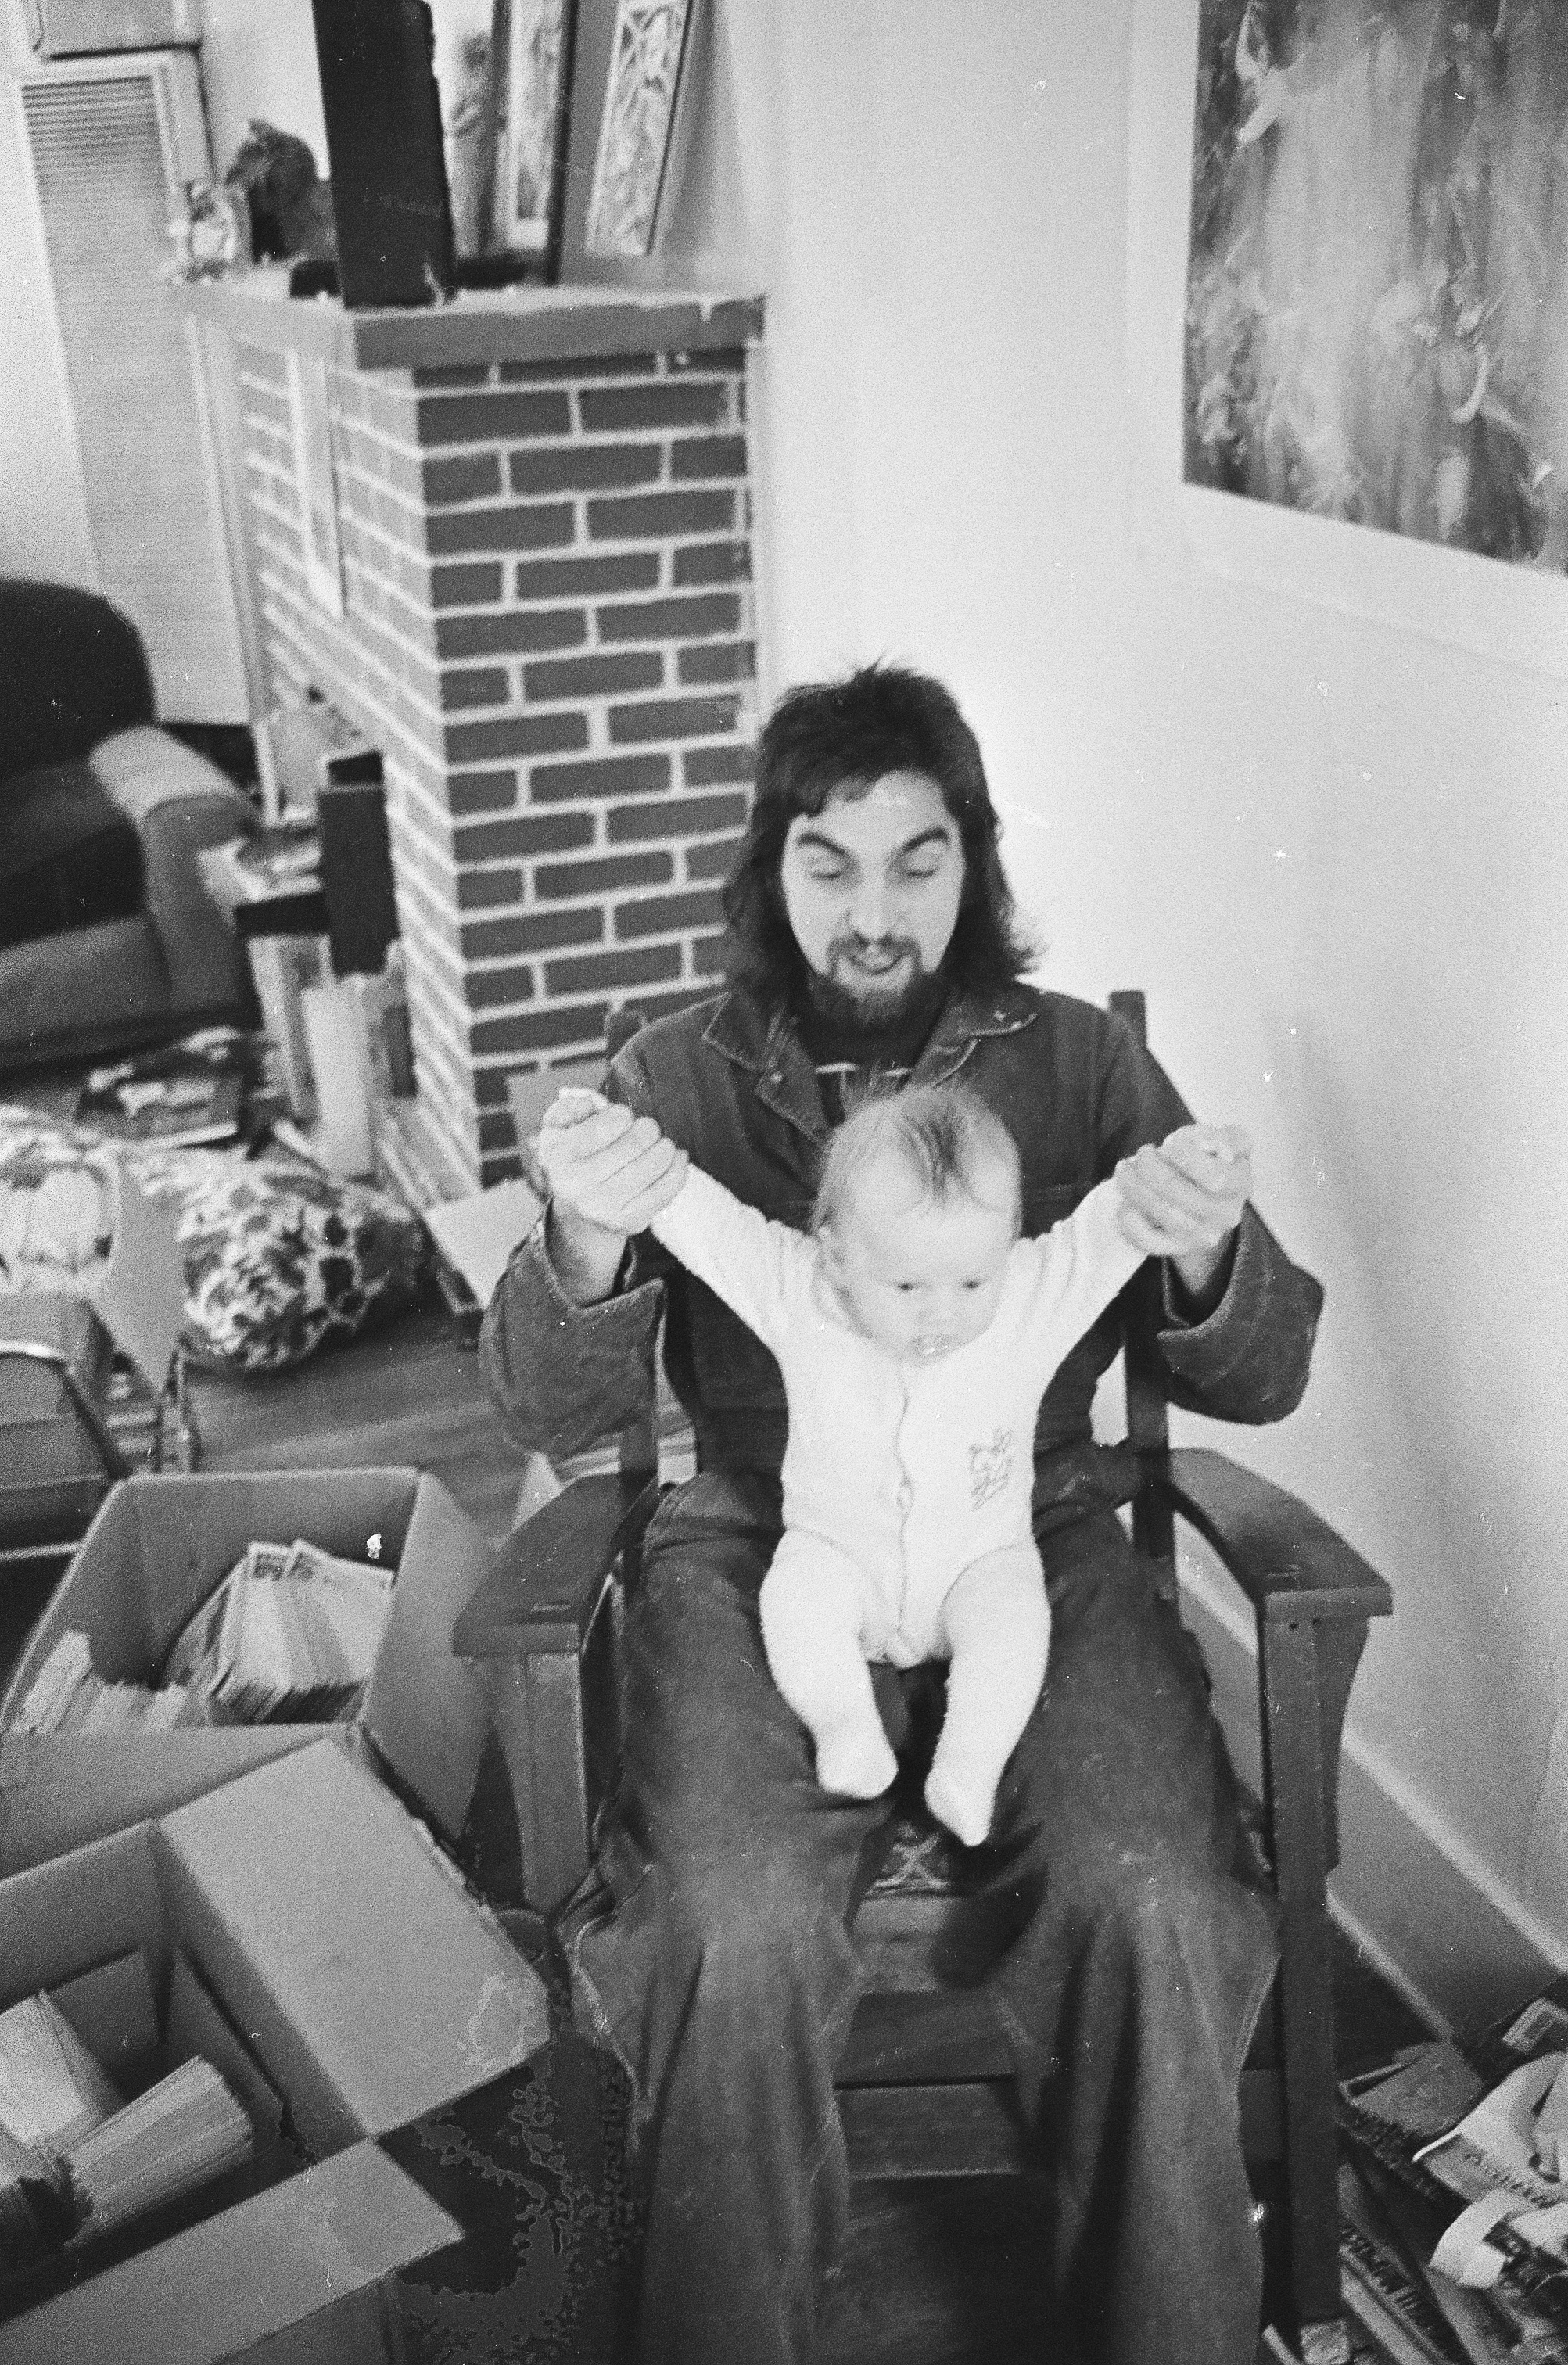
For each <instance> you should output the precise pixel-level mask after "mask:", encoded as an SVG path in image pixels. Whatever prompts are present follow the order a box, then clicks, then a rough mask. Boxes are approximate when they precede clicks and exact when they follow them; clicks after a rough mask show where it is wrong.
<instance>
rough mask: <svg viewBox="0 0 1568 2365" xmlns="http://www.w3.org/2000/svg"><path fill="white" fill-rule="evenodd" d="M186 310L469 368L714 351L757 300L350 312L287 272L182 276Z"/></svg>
mask: <svg viewBox="0 0 1568 2365" xmlns="http://www.w3.org/2000/svg"><path fill="white" fill-rule="evenodd" d="M174 295H175V297H176V299H177V301H178V302H179V304H180V307H181V308H182V310H184V311H185V313H186V314H187V315H188V316H189V317H191V318H192V319H198V320H207V321H210V322H212V323H213V324H214V325H215V326H217V327H220V328H223V329H226V330H228V331H229V332H230V335H232V336H236V337H243V338H248V339H249V340H250V341H251V342H252V343H255V344H261V345H269V346H272V347H274V348H275V349H277V350H279V351H282V352H285V353H290V352H292V353H308V354H311V355H314V356H315V357H316V358H317V359H318V360H320V361H324V362H328V363H330V364H332V366H333V367H334V368H337V369H359V370H431V369H441V370H448V369H477V368H485V367H487V365H488V364H490V363H492V362H561V361H582V360H585V359H588V358H593V357H597V356H599V355H604V354H618V353H626V354H633V353H714V352H722V351H725V350H734V347H736V346H738V345H745V344H748V343H754V342H756V341H757V340H758V339H759V338H760V337H761V335H762V327H763V311H764V304H763V298H762V297H760V296H744V295H729V294H724V293H722V292H721V291H719V290H716V289H707V288H691V289H683V288H658V289H642V288H637V289H633V288H624V287H613V288H608V287H533V286H517V287H498V288H487V289H486V290H484V291H483V292H479V291H468V290H463V291H460V292H459V293H458V294H457V295H456V296H454V297H453V298H452V300H451V301H450V303H446V304H434V305H431V306H430V307H429V308H409V309H403V310H379V311H363V312H355V311H350V310H348V309H346V308H345V307H344V306H343V305H342V303H341V302H340V301H339V299H338V298H337V297H335V296H290V294H289V293H288V278H287V273H286V271H282V270H279V271H272V270H267V269H260V270H256V271H250V272H245V273H243V274H241V275H237V276H236V277H234V278H232V279H213V280H192V281H189V282H186V283H185V284H184V285H182V286H177V287H176V288H175V289H174Z"/></svg>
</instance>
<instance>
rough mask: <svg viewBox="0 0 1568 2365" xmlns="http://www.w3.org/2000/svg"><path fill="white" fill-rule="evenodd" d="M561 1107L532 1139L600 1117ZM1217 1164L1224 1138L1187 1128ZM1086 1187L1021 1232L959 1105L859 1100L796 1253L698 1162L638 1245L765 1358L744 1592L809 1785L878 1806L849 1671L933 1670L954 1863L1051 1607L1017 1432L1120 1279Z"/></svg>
mask: <svg viewBox="0 0 1568 2365" xmlns="http://www.w3.org/2000/svg"><path fill="white" fill-rule="evenodd" d="M602 1105H603V1104H602V1102H601V1101H600V1100H599V1095H598V1094H597V1093H579V1092H567V1093H561V1094H560V1095H559V1096H558V1097H557V1099H556V1101H555V1103H554V1105H553V1106H552V1108H551V1110H550V1112H549V1114H548V1115H547V1116H546V1119H545V1123H546V1125H566V1124H572V1123H574V1122H576V1121H577V1119H578V1118H579V1117H582V1116H585V1115H588V1114H589V1113H590V1111H591V1110H592V1109H594V1108H597V1107H600V1106H602ZM1190 1130H1191V1131H1192V1133H1193V1135H1194V1136H1195V1137H1196V1138H1198V1140H1199V1142H1200V1143H1201V1145H1202V1147H1203V1148H1204V1149H1206V1150H1207V1151H1208V1152H1209V1154H1210V1155H1212V1156H1214V1157H1216V1158H1222V1159H1228V1157H1229V1156H1230V1149H1229V1147H1228V1143H1227V1140H1226V1136H1225V1135H1224V1134H1222V1133H1221V1132H1220V1131H1219V1129H1218V1128H1216V1127H1213V1126H1194V1127H1193V1128H1191V1129H1190ZM1121 1209H1122V1195H1121V1191H1120V1187H1119V1185H1118V1183H1116V1182H1115V1180H1114V1179H1113V1180H1111V1181H1109V1182H1106V1183H1101V1184H1099V1185H1098V1187H1097V1188H1095V1189H1094V1190H1092V1191H1091V1192H1090V1193H1089V1194H1088V1196H1087V1197H1086V1198H1085V1199H1084V1200H1083V1201H1082V1203H1081V1205H1080V1206H1079V1207H1077V1208H1076V1209H1075V1210H1074V1212H1073V1214H1072V1215H1071V1216H1069V1217H1067V1219H1066V1220H1065V1221H1064V1222H1062V1223H1059V1224H1058V1225H1056V1226H1055V1227H1053V1229H1052V1230H1051V1231H1049V1232H1048V1233H1047V1234H1045V1235H1044V1236H1043V1237H1042V1238H1040V1239H1022V1238H1021V1237H1020V1235H1019V1222H1020V1205H1019V1161H1018V1152H1017V1149H1016V1146H1015V1144H1014V1140H1013V1138H1012V1136H1011V1134H1010V1133H1009V1132H1008V1130H1007V1128H1006V1126H1004V1125H1003V1124H1002V1121H1001V1120H1000V1118H998V1117H996V1116H995V1115H992V1113H991V1110H990V1109H989V1108H988V1107H987V1106H986V1104H984V1102H983V1101H981V1100H980V1098H979V1097H978V1096H977V1095H976V1094H974V1093H970V1092H969V1091H967V1090H966V1089H965V1088H963V1087H962V1086H959V1085H954V1084H944V1085H914V1086H910V1087H908V1088H906V1089H905V1090H904V1091H903V1092H902V1093H897V1094H896V1095H888V1096H884V1097H880V1098H877V1099H873V1100H870V1101H868V1102H866V1103H865V1104H862V1105H861V1107H859V1108H858V1109H857V1110H856V1111H855V1112H854V1114H853V1115H851V1116H850V1117H849V1118H848V1119H847V1121H846V1123H845V1124H844V1125H843V1126H841V1127H840V1129H839V1130H838V1132H837V1133H835V1134H834V1137H833V1138H832V1140H831V1142H830V1143H829V1145H828V1149H827V1152H826V1156H825V1159H824V1161H823V1171H822V1178H821V1182H820V1184H819V1187H818V1191H817V1197H816V1204H815V1206H814V1209H813V1211H812V1228H811V1231H810V1233H809V1234H806V1235H802V1234H801V1233H799V1232H796V1231H793V1230H791V1229H790V1227H789V1226H787V1225H784V1224H779V1223H773V1222H769V1221H768V1220H767V1218H766V1217H765V1216H761V1215H759V1214H758V1213H757V1212H756V1209H755V1208H752V1207H748V1206H745V1205H743V1204H742V1203H741V1202H740V1201H739V1200H737V1199H735V1198H734V1197H733V1196H732V1195H731V1194H730V1193H729V1192H728V1191H726V1190H724V1189H723V1187H722V1185H721V1184H720V1183H715V1182H714V1181H713V1179H712V1178H711V1176H710V1175H708V1174H705V1173H703V1172H702V1171H700V1169H699V1168H697V1167H695V1166H689V1167H688V1170H687V1173H686V1178H685V1181H684V1183H682V1185H681V1188H680V1190H679V1192H678V1194H677V1195H676V1197H675V1198H674V1199H673V1200H672V1201H671V1203H670V1204H669V1205H668V1206H667V1207H666V1208H665V1210H664V1212H663V1213H662V1214H661V1215H658V1216H655V1218H654V1221H653V1224H652V1227H651V1228H652V1230H653V1231H654V1233H655V1236H656V1237H657V1238H658V1239H660V1240H662V1241H663V1243H664V1245H665V1246H666V1248H667V1249H668V1250H670V1252H671V1254H672V1255H674V1256H676V1257H678V1259H679V1261H680V1262H681V1263H682V1264H683V1265H685V1266H686V1267H687V1269H688V1270H689V1272H692V1273H694V1274H696V1275H697V1277H698V1278H699V1279H700V1280H701V1281H703V1282H705V1283H707V1285H708V1286H709V1288H711V1290H713V1291H714V1292H715V1294H716V1295H718V1296H720V1297H721V1298H722V1299H723V1301H724V1303H725V1304H726V1305H727V1306H730V1307H732V1308H733V1310H734V1312H735V1313H736V1314H737V1315H739V1317H741V1319H742V1320H743V1321H744V1322H745V1323H746V1324H747V1325H748V1327H749V1328H751V1329H753V1330H755V1331H756V1335H757V1336H758V1338H759V1339H762V1341H763V1343H764V1344H765V1345H766V1346H767V1347H768V1348H769V1349H770V1350H771V1351H772V1352H773V1354H774V1355H775V1356H776V1358H777V1359H778V1364H779V1368H780V1371H781V1373H782V1374H783V1380H784V1390H785V1396H786V1400H787V1403H788V1406H789V1417H790V1419H789V1437H788V1441H787V1444H786V1448H785V1454H784V1466H783V1489H784V1534H783V1536H782V1539H781V1540H780V1542H779V1545H778V1551H777V1552H776V1553H775V1555H774V1558H773V1563H772V1566H771V1567H770V1568H769V1570H768V1573H767V1577H766V1578H765V1580H764V1582H763V1586H762V1592H761V1597H760V1608H761V1617H762V1632H763V1641H764V1644H765V1646H766V1649H767V1661H768V1666H769V1668H770V1670H771V1673H772V1676H773V1679H774V1681H775V1683H776V1684H777V1685H778V1689H779V1691H780V1692H781V1693H782V1695H783V1697H784V1698H785V1699H786V1700H787V1701H788V1702H789V1704H790V1707H791V1708H792V1709H794V1711H795V1713H796V1715H797V1716H798V1717H799V1718H800V1719H801V1722H802V1723H803V1724H804V1725H805V1726H806V1727H807V1729H808V1731H809V1732H810V1733H811V1735H812V1741H813V1742H814V1743H815V1747H816V1770H817V1779H818V1780H819V1782H820V1783H821V1784H822V1786H823V1788H824V1789H825V1790H829V1791H832V1792H834V1793H835V1794H837V1795H839V1796H841V1797H845V1798H852V1799H871V1798H876V1797H878V1796H879V1795H880V1793H881V1792H882V1791H883V1790H885V1789H886V1788H888V1785H889V1784H890V1782H891V1781H892V1779H893V1777H894V1774H895V1772H896V1771H897V1764H896V1760H895V1758H894V1755H893V1752H892V1749H891V1747H890V1743H889V1741H888V1738H887V1735H886V1733H885V1732H884V1731H883V1729H882V1723H881V1719H880V1717H879V1714H878V1711H877V1706H876V1701H875V1698H874V1697H873V1694H872V1689H871V1678H870V1676H869V1673H868V1666H867V1662H868V1660H886V1661H889V1662H890V1663H891V1664H893V1665H894V1666H898V1667H910V1666H914V1665H916V1664H919V1663H920V1662H921V1661H923V1660H927V1659H946V1661H947V1662H948V1676H947V1707H946V1717H945V1720H944V1722H943V1727H942V1732H941V1736H940V1738H939V1740H938V1743H937V1745H936V1750H935V1755H934V1757H933V1760H932V1765H931V1770H930V1774H929V1776H928V1778H927V1780H926V1785H925V1799H926V1804H927V1805H928V1806H929V1807H930V1809H931V1810H932V1812H933V1814H935V1816H936V1817H937V1819H938V1820H939V1821H941V1822H943V1823H945V1824H946V1826H947V1828H948V1829H949V1830H950V1831H952V1832H954V1833H956V1834H957V1835H958V1838H959V1839H960V1840H962V1841H963V1842H964V1843H965V1844H966V1845H969V1846H978V1845H979V1844H980V1842H981V1841H982V1840H984V1839H985V1837H986V1836H987V1833H989V1831H990V1829H991V1812H992V1809H993V1806H994V1803H995V1797H996V1788H997V1784H998V1783H999V1781H1000V1780H1001V1778H1002V1769H1003V1767H1004V1766H1005V1765H1006V1763H1007V1760H1008V1758H1009V1757H1010V1756H1011V1754H1012V1753H1013V1750H1014V1746H1015V1745H1016V1743H1017V1742H1018V1739H1019V1737H1020V1735H1021V1734H1022V1732H1023V1731H1024V1727H1025V1724H1026V1723H1027V1721H1028V1720H1029V1717H1030V1714H1031V1712H1032V1711H1033V1709H1034V1706H1035V1702H1036V1699H1037V1698H1038V1697H1039V1691H1040V1686H1041V1684H1042V1682H1043V1680H1044V1677H1045V1671H1046V1659H1047V1650H1048V1646H1049V1641H1050V1611H1049V1608H1048V1606H1047V1599H1046V1589H1045V1583H1044V1578H1043V1575H1042V1572H1041V1567H1040V1558H1039V1554H1038V1552H1037V1551H1036V1546H1035V1541H1034V1536H1033V1533H1032V1530H1031V1527H1030V1518H1029V1505H1030V1492H1031V1487H1032V1484H1033V1479H1034V1453H1033V1447H1034V1437H1035V1420H1036V1413H1037V1411H1038V1408H1039V1404H1040V1399H1041V1397H1042V1395H1044V1393H1045V1390H1046V1387H1047V1384H1048V1383H1049V1381H1050V1379H1051V1377H1052V1374H1053V1373H1055V1372H1056V1370H1057V1368H1058V1365H1059V1364H1060V1362H1061V1361H1062V1359H1063V1357H1064V1356H1065V1355H1066V1354H1067V1352H1068V1351H1069V1349H1070V1348H1071V1347H1072V1346H1073V1345H1074V1344H1075V1343H1076V1341H1077V1340H1078V1339H1080V1338H1081V1337H1082V1335H1083V1333H1084V1332H1085V1331H1086V1330H1087V1329H1088V1328H1089V1327H1090V1325H1091V1323H1092V1322H1093V1320H1094V1318H1095V1317H1096V1316H1097V1315H1098V1314H1100V1313H1101V1312H1102V1311H1103V1308H1104V1307H1105V1306H1107V1305H1108V1304H1109V1303H1110V1301H1111V1299H1112V1298H1113V1297H1114V1295H1116V1293H1117V1291H1118V1290H1119V1289H1120V1288H1121V1287H1122V1286H1123V1284H1124V1283H1126V1281H1127V1280H1128V1278H1129V1277H1130V1276H1131V1274H1132V1273H1133V1272H1136V1270H1137V1267H1138V1265H1139V1264H1140V1263H1141V1262H1142V1261H1143V1251H1142V1250H1139V1249H1137V1248H1135V1247H1133V1246H1132V1245H1131V1244H1130V1243H1129V1241H1128V1240H1127V1239H1126V1236H1125V1234H1124V1231H1123V1228H1122V1221H1121Z"/></svg>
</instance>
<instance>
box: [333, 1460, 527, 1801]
mask: <svg viewBox="0 0 1568 2365" xmlns="http://www.w3.org/2000/svg"><path fill="white" fill-rule="evenodd" d="M494 1557H495V1555H494V1552H493V1551H492V1549H491V1546H490V1544H489V1542H488V1541H487V1538H486V1537H485V1536H484V1535H483V1534H481V1532H480V1530H478V1529H477V1528H476V1526H475V1525H474V1522H473V1520H472V1519H469V1518H468V1516H467V1514H466V1512H465V1511H463V1510H460V1509H459V1508H458V1506H457V1505H456V1504H455V1503H454V1501H453V1499H452V1496H450V1495H449V1494H448V1493H447V1491H446V1489H445V1487H444V1486H442V1485H440V1484H439V1482H438V1481H437V1480H436V1479H434V1478H429V1477H427V1478H421V1479H420V1486H419V1492H418V1495H417V1496H416V1497H415V1501H414V1508H413V1512H412V1514H411V1516H410V1518H409V1531H408V1534H407V1536H406V1537H405V1538H404V1540H403V1550H402V1555H401V1558H400V1561H399V1564H398V1582H397V1584H396V1585H395V1586H393V1588H392V1605H391V1608H390V1609H389V1611H388V1613H387V1619H386V1632H385V1633H384V1634H383V1636H382V1639H381V1648H380V1650H379V1651H378V1652H377V1653H376V1657H375V1669H374V1671H373V1672H372V1675H371V1678H370V1681H369V1683H368V1685H367V1686H366V1687H365V1694H364V1706H363V1707H362V1709H361V1710H360V1722H361V1724H362V1725H363V1726H364V1730H365V1731H366V1732H368V1733H369V1735H370V1737H371V1739H372V1740H373V1741H374V1742H375V1746H376V1748H377V1749H378V1750H379V1751H380V1753H381V1754H382V1757H383V1758H384V1759H385V1760H386V1764H387V1765H388V1766H389V1767H390V1768H391V1770H392V1772H393V1773H394V1774H395V1775H396V1776H397V1778H398V1781H399V1782H400V1783H401V1784H402V1785H403V1786H404V1788H405V1789H406V1790H407V1791H408V1792H409V1794H410V1795H411V1796H412V1797H414V1798H416V1799H419V1800H420V1804H421V1805H422V1807H423V1809H424V1811H425V1812H426V1813H427V1814H428V1815H429V1817H430V1819H431V1821H432V1822H433V1823H434V1825H435V1826H436V1829H437V1830H438V1831H439V1832H440V1833H442V1837H443V1838H445V1839H448V1840H452V1841H455V1839H456V1838H457V1836H458V1833H460V1832H461V1831H462V1829H463V1822H464V1818H465V1815H466V1814H467V1812H468V1802H469V1800H470V1799H472V1797H473V1795H474V1785H475V1783H476V1780H477V1779H478V1774H479V1758H480V1754H481V1753H482V1751H483V1749H484V1746H485V1736H486V1733H487V1732H488V1730H489V1710H488V1708H487V1704H486V1700H485V1694H484V1690H483V1688H482V1687H481V1686H480V1684H479V1682H478V1680H477V1678H476V1676H475V1674H474V1671H473V1669H472V1668H471V1667H469V1666H468V1665H466V1664H465V1662H464V1661H463V1660H461V1659H458V1658H454V1655H453V1650H452V1630H453V1627H454V1625H455V1624H456V1622H457V1618H458V1614H459V1612H460V1611H462V1610H464V1609H465V1608H467V1606H468V1604H469V1602H470V1601H471V1600H472V1599H473V1597H474V1595H475V1594H476V1592H477V1591H478V1589H479V1586H481V1585H482V1584H483V1582H484V1580H485V1578H486V1577H487V1576H488V1575H489V1574H490V1570H491V1566H492V1564H493V1562H494Z"/></svg>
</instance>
